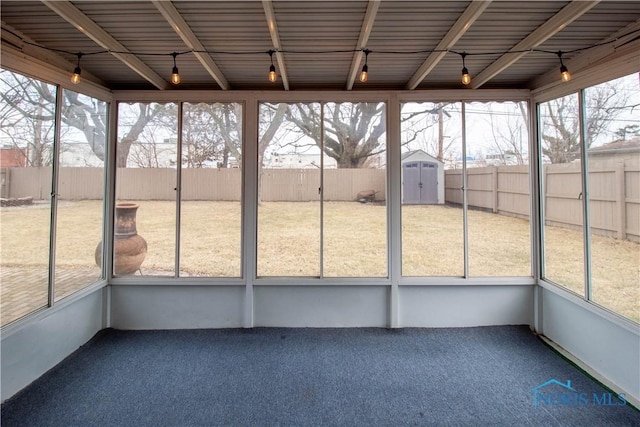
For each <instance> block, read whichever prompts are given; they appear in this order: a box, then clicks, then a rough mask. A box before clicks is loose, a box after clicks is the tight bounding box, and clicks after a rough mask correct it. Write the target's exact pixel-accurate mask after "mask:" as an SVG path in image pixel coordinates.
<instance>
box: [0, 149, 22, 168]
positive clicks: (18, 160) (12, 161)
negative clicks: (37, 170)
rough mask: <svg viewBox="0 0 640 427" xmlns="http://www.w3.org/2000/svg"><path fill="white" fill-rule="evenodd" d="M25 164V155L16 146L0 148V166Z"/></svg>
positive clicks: (17, 166) (8, 166)
mask: <svg viewBox="0 0 640 427" xmlns="http://www.w3.org/2000/svg"><path fill="white" fill-rule="evenodd" d="M25 166H27V156H26V154H25V153H24V151H23V150H21V149H20V148H17V147H11V148H0V168H23V167H25Z"/></svg>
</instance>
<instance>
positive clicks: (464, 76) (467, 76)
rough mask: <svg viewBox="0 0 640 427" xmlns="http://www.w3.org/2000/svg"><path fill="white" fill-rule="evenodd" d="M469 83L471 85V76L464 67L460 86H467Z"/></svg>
mask: <svg viewBox="0 0 640 427" xmlns="http://www.w3.org/2000/svg"><path fill="white" fill-rule="evenodd" d="M469 83H471V74H469V70H467V67H464V68H463V69H462V84H463V85H468V84H469Z"/></svg>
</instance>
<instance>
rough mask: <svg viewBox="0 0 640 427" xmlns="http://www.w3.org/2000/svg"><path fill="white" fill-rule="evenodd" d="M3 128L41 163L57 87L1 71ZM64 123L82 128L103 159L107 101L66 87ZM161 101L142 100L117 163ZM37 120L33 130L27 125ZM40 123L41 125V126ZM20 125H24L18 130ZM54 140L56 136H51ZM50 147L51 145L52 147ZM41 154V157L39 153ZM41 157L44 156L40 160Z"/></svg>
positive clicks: (0, 124) (0, 120) (121, 162)
mask: <svg viewBox="0 0 640 427" xmlns="http://www.w3.org/2000/svg"><path fill="white" fill-rule="evenodd" d="M0 87H1V90H0V99H1V100H2V103H1V106H0V130H1V131H2V133H3V134H4V135H5V136H7V138H8V139H9V140H12V142H13V143H14V144H15V145H16V146H17V147H19V148H21V149H26V150H27V151H29V153H30V155H31V156H34V157H33V158H32V160H30V164H32V165H33V166H36V165H38V164H39V163H42V161H44V157H42V156H40V155H38V154H37V153H39V152H41V151H42V150H43V149H44V147H45V146H46V144H43V140H42V137H43V135H45V134H49V133H50V134H51V135H53V134H52V133H51V129H52V127H53V124H54V121H55V106H56V90H55V87H54V86H53V85H50V84H48V83H44V82H42V81H39V80H36V79H32V78H30V77H26V76H23V75H21V74H17V73H13V72H11V71H7V70H2V71H0ZM62 92H63V96H64V100H63V110H62V112H61V113H62V114H61V118H62V121H63V123H65V124H67V125H69V126H72V127H74V128H76V129H78V130H80V131H81V132H82V133H83V135H84V136H85V139H86V141H87V143H88V145H89V147H91V150H92V151H93V153H94V154H95V155H96V156H97V157H98V158H99V159H100V160H103V161H104V158H105V157H104V156H105V147H104V144H105V142H106V132H107V127H108V124H107V123H106V120H107V114H106V108H107V107H106V106H107V104H106V103H104V102H101V101H99V100H97V99H94V98H90V97H88V96H84V95H80V94H78V93H75V92H72V91H69V90H63V91H62ZM162 111H163V105H162V104H139V114H138V116H137V117H136V119H135V120H134V121H133V124H132V125H131V126H130V127H129V128H128V130H127V132H125V133H124V134H123V135H122V137H121V138H120V141H119V149H118V160H117V162H118V166H119V167H126V164H127V157H128V155H129V150H130V147H131V144H133V142H135V141H136V140H137V139H138V136H139V135H140V133H141V132H142V131H143V129H144V127H145V126H146V125H147V123H149V122H150V121H151V120H153V119H154V117H156V115H158V114H160V113H162ZM33 123H36V126H35V128H34V129H32V130H30V131H29V130H27V128H26V127H24V126H31V124H33ZM37 123H40V124H41V126H38V125H37ZM17 126H23V127H22V128H21V130H20V132H17V133H16V132H15V128H16V127H17ZM51 141H53V139H52V138H51ZM49 150H50V149H49ZM39 156H40V157H39ZM40 158H42V159H43V160H40Z"/></svg>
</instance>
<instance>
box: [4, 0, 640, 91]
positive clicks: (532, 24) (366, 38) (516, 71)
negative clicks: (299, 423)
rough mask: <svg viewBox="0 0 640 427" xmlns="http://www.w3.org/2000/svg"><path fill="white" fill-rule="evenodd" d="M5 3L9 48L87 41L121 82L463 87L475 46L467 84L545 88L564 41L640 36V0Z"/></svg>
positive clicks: (73, 54)
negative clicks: (362, 77) (272, 72)
mask: <svg viewBox="0 0 640 427" xmlns="http://www.w3.org/2000/svg"><path fill="white" fill-rule="evenodd" d="M0 13H1V18H2V30H3V31H2V41H3V44H4V46H6V47H11V48H17V49H22V48H24V47H25V46H27V45H28V46H29V49H30V52H33V51H34V45H37V46H41V47H36V48H35V49H36V50H37V49H41V50H43V51H46V52H47V54H48V55H51V54H52V53H53V54H55V55H59V56H60V57H61V58H63V59H64V60H66V61H67V62H68V64H69V65H68V68H69V72H71V71H72V70H73V68H74V67H75V65H76V63H77V53H79V52H82V53H83V56H82V58H81V62H80V63H81V68H82V70H83V77H84V76H86V77H87V78H90V79H91V78H94V79H95V80H96V81H99V82H102V83H103V84H104V85H106V86H107V87H108V88H109V89H112V90H116V89H156V90H181V89H201V90H202V89H218V90H231V89H235V90H244V89H252V90H315V89H333V90H361V89H409V90H411V89H431V88H440V89H452V88H461V87H464V86H463V85H462V83H461V82H460V75H461V69H462V56H461V55H460V53H463V52H464V53H466V54H467V55H466V56H465V65H466V67H467V68H468V69H469V71H470V73H471V75H472V83H471V84H470V85H469V86H468V88H470V89H478V88H533V85H534V84H535V82H539V81H542V80H544V76H545V75H550V74H551V73H554V72H558V73H559V67H560V62H559V58H558V55H557V54H556V53H555V52H558V51H562V52H564V53H563V54H562V59H563V60H564V62H565V63H566V64H567V65H570V64H571V63H572V62H573V63H575V64H582V65H584V64H585V63H588V61H585V57H587V56H588V55H589V54H590V53H592V52H596V49H595V47H594V46H596V45H598V44H600V43H603V42H609V41H612V40H615V41H616V43H622V42H632V43H637V40H636V41H634V39H637V38H638V36H639V35H640V2H638V1H583V0H575V1H535V2H533V1H530V2H523V1H517V0H516V1H497V0H494V1H478V0H474V1H441V2H440V1H395V0H394V1H391V0H382V1H377V0H375V1H374V0H370V1H366V0H363V1H279V0H261V1H255V0H254V1H250V0H247V1H173V2H168V1H159V0H157V1H156V0H150V1H66V0H61V1H41V2H35V1H28V2H25V1H12V0H3V1H2V9H1V11H0ZM365 50H367V51H368V52H369V54H368V55H365V53H364V52H365ZM269 51H272V56H270V55H269V53H268V52H269ZM174 52H176V53H178V55H177V56H176V65H177V66H178V68H179V70H180V76H181V80H182V82H181V84H180V85H177V86H176V85H172V84H171V83H170V77H171V70H172V67H173V56H172V53H174ZM271 59H273V63H274V65H275V67H276V69H277V71H278V79H277V81H276V82H275V83H270V82H269V81H268V80H267V73H268V71H269V66H270V65H271ZM598 59H599V58H589V61H592V62H593V61H596V60H598ZM365 60H366V63H367V66H368V70H369V73H368V80H367V81H366V82H365V83H362V82H360V81H359V79H358V75H359V73H360V70H361V68H362V66H363V65H364V63H365Z"/></svg>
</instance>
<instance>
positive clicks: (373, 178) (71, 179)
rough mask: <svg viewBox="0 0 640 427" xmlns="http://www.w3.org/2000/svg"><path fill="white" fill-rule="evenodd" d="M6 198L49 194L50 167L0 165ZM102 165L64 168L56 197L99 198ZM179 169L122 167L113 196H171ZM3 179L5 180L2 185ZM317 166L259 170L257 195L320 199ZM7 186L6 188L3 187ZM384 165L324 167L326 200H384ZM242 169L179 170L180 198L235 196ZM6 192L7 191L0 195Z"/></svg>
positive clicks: (230, 198) (238, 193)
mask: <svg viewBox="0 0 640 427" xmlns="http://www.w3.org/2000/svg"><path fill="white" fill-rule="evenodd" d="M0 172H1V173H2V178H4V179H5V180H4V181H3V183H4V184H3V187H2V189H3V194H6V197H28V196H31V197H33V198H34V199H36V200H44V199H48V198H49V194H50V193H51V168H50V167H42V168H2V169H0ZM103 175H104V170H103V169H102V168H89V167H87V168H82V167H63V168H60V171H59V180H58V194H59V196H58V197H59V199H60V200H87V199H88V200H96V199H97V200H99V199H102V197H103V196H102V194H103V180H104V176H103ZM176 178H177V172H176V170H175V169H169V168H120V169H118V171H117V173H116V196H117V198H118V199H123V200H175V197H176V193H175V188H176ZM5 184H6V185H5ZM320 186H321V184H320V170H318V169H263V170H262V176H261V187H262V191H261V197H262V200H264V201H309V200H320V195H319V193H318V189H319V188H320ZM5 187H6V189H7V191H6V192H5ZM385 188H386V171H385V170H384V169H328V170H325V171H324V199H325V200H330V201H353V200H355V199H356V196H357V194H358V192H359V191H363V190H374V191H375V192H376V200H380V201H382V200H385V197H386V194H385ZM241 191H242V172H241V171H240V169H217V168H185V169H182V199H183V200H212V201H219V200H227V201H239V200H240V196H241ZM3 197H5V196H3Z"/></svg>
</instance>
